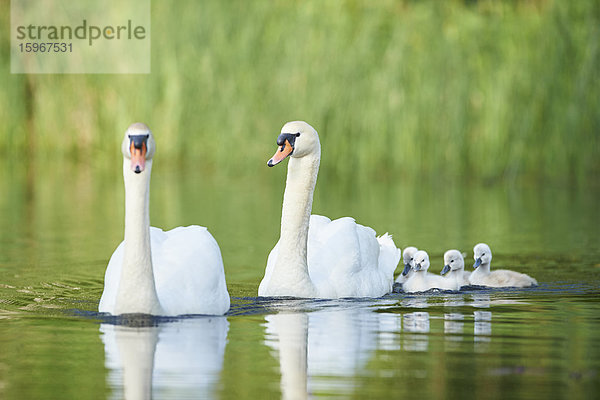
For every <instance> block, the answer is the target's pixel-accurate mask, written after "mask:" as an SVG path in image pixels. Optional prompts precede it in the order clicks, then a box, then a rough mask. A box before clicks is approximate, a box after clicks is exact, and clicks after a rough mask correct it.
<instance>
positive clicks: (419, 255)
mask: <svg viewBox="0 0 600 400" xmlns="http://www.w3.org/2000/svg"><path fill="white" fill-rule="evenodd" d="M414 263H415V266H414V268H415V271H427V270H428V269H429V255H428V254H427V252H425V251H423V250H419V251H417V252H416V253H415V256H414Z"/></svg>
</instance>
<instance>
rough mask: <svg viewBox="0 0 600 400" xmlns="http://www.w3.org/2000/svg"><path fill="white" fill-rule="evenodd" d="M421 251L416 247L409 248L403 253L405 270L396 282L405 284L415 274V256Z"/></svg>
mask: <svg viewBox="0 0 600 400" xmlns="http://www.w3.org/2000/svg"><path fill="white" fill-rule="evenodd" d="M417 251H419V250H418V249H417V248H416V247H413V246H409V247H407V248H405V249H404V251H403V252H402V261H403V262H404V269H403V270H402V272H401V273H400V275H398V277H397V278H396V282H397V283H400V284H404V282H406V280H407V279H408V278H410V276H411V275H412V274H413V267H414V265H415V262H414V256H415V253H416V252H417Z"/></svg>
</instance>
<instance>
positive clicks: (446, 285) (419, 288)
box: [402, 250, 459, 293]
mask: <svg viewBox="0 0 600 400" xmlns="http://www.w3.org/2000/svg"><path fill="white" fill-rule="evenodd" d="M429 265H430V264H429V255H428V254H427V252H425V251H423V250H419V251H417V252H416V253H415V255H414V266H413V270H414V272H413V274H412V275H411V277H410V278H408V279H407V280H406V282H404V284H403V285H402V290H403V291H405V292H407V293H414V292H425V291H427V290H430V289H442V290H453V291H457V290H458V289H459V287H457V285H456V283H454V282H450V281H447V280H445V279H444V278H443V277H441V276H439V275H434V274H431V273H429V272H427V270H428V269H429Z"/></svg>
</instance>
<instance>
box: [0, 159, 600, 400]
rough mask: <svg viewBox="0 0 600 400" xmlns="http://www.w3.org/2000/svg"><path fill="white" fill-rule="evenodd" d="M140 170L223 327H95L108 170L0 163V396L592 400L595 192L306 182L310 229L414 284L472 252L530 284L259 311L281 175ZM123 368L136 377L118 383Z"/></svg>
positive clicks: (599, 362) (277, 303)
mask: <svg viewBox="0 0 600 400" xmlns="http://www.w3.org/2000/svg"><path fill="white" fill-rule="evenodd" d="M272 150H273V149H272V148H269V149H268V151H267V153H265V157H263V158H264V159H265V160H266V159H267V158H268V157H269V156H270V154H268V153H269V152H272ZM160 165H161V164H160V156H158V155H157V160H156V163H155V168H154V170H153V177H152V184H151V192H152V194H151V221H152V224H153V225H155V226H159V227H162V228H165V229H167V228H171V227H174V226H178V225H188V224H200V225H204V226H207V227H208V228H209V230H210V231H211V232H212V234H213V235H214V236H215V238H216V239H217V241H218V242H219V244H220V246H221V251H222V254H223V258H224V262H225V271H226V276H227V282H228V287H229V292H230V294H231V296H232V308H231V311H230V313H229V314H228V315H227V316H225V317H220V318H192V319H184V320H169V321H153V323H152V324H150V325H151V326H145V327H138V328H132V327H122V326H121V327H115V326H114V325H111V324H110V322H111V321H110V320H103V319H101V318H100V317H99V316H98V315H97V314H96V313H95V311H96V309H97V304H98V300H99V298H100V294H101V292H102V288H103V275H104V269H105V267H106V264H107V262H108V259H109V257H110V255H111V253H112V252H113V251H114V249H115V248H116V246H117V245H118V243H119V242H120V241H121V240H122V234H123V232H122V230H123V218H124V210H123V202H124V194H123V187H122V177H121V175H120V173H121V166H120V165H115V168H114V169H106V168H99V169H96V168H95V167H94V165H90V164H86V163H81V164H78V165H73V164H56V163H53V162H42V161H39V162H37V163H35V164H27V163H24V162H21V160H18V159H17V160H8V161H2V162H0V191H1V193H2V196H0V245H1V247H0V398H2V399H56V398H61V399H71V398H72V399H81V398H93V399H95V398H99V399H103V398H117V399H118V398H123V396H124V394H123V393H124V390H128V393H134V392H135V390H142V389H143V388H144V387H147V386H149V385H152V392H153V396H154V398H171V399H181V398H225V399H227V398H230V399H239V398H279V397H282V396H284V397H286V398H303V397H306V396H314V397H321V396H323V397H336V398H361V399H363V398H436V399H447V398H460V399H465V398H486V399H489V398H540V399H547V398H575V399H577V398H597V397H598V393H600V334H599V333H598V332H600V317H599V315H600V243H599V237H600V215H599V207H598V204H599V200H600V191H599V190H598V188H596V187H594V186H591V187H589V186H588V187H585V188H582V189H579V190H572V189H570V188H568V187H562V186H561V187H558V186H552V185H542V184H540V185H537V186H530V187H525V186H517V187H510V186H503V185H495V186H490V187H485V186H481V185H479V184H478V185H472V184H469V183H468V182H466V183H465V182H454V181H452V182H445V181H440V182H434V181H427V182H404V181H398V182H394V181H389V180H388V181H377V180H376V179H375V180H372V181H369V182H355V183H348V182H347V180H345V181H343V182H342V181H339V180H337V179H335V177H328V176H327V175H326V173H323V174H322V175H323V176H321V177H320V178H319V182H318V184H317V191H316V193H315V203H314V208H313V210H314V212H315V213H320V214H324V215H327V216H329V217H332V218H336V217H340V216H346V215H352V216H354V217H355V218H356V219H357V221H359V222H361V223H364V224H367V225H370V226H372V227H373V228H375V229H376V230H377V231H378V232H379V233H384V232H386V231H389V232H390V233H392V234H393V235H394V239H395V241H396V244H397V245H398V246H400V247H405V246H408V245H415V246H418V247H419V248H423V249H426V250H428V251H429V254H430V257H431V260H432V267H431V268H430V270H431V271H433V272H437V271H439V270H441V268H442V260H441V255H442V254H443V252H444V251H445V250H446V249H449V248H458V249H461V250H462V251H465V252H467V253H469V256H468V261H467V265H469V266H470V265H471V264H470V261H471V257H472V254H471V252H472V247H473V245H474V244H475V243H477V242H479V241H485V242H487V243H489V244H490V245H491V247H492V250H493V251H494V261H493V267H496V268H499V267H507V268H512V269H516V270H518V271H521V272H525V273H528V274H530V275H532V276H534V277H535V278H537V280H538V281H539V282H540V285H539V287H537V288H532V289H522V290H517V289H509V290H476V289H470V290H466V291H464V292H461V293H458V294H448V293H430V294H426V295H406V294H401V293H396V294H390V295H388V296H386V297H384V298H382V299H374V300H340V301H324V300H321V301H309V300H303V301H299V300H273V299H259V298H257V297H256V291H257V287H258V283H259V281H260V279H261V278H262V274H263V272H264V265H265V262H266V257H267V255H268V252H269V251H270V249H271V247H272V246H273V244H274V243H275V242H276V240H277V237H278V231H279V218H280V212H281V200H282V192H283V186H284V178H285V172H286V171H285V168H274V169H268V168H266V166H265V165H264V160H257V163H256V168H253V169H250V170H248V171H246V173H245V174H243V175H226V174H225V173H222V172H220V170H219V168H218V166H214V168H213V169H211V170H199V169H198V168H197V167H195V166H193V165H191V166H186V167H181V168H175V167H172V168H169V169H167V168H160ZM326 165H327V164H326V161H324V165H323V168H325V171H326ZM130 353H131V354H130ZM132 354H133V355H132ZM123 365H126V369H127V368H129V369H127V371H128V374H129V375H126V374H124V371H123V369H122V366H123ZM136 370H140V371H144V370H145V371H146V374H145V375H144V374H143V373H142V374H141V375H140V376H141V377H138V378H139V379H137V380H136V379H132V376H131V374H130V372H131V371H136ZM149 371H152V380H150V376H151V375H150V372H149ZM134 375H135V374H134ZM125 376H127V378H125ZM129 391H132V392H129Z"/></svg>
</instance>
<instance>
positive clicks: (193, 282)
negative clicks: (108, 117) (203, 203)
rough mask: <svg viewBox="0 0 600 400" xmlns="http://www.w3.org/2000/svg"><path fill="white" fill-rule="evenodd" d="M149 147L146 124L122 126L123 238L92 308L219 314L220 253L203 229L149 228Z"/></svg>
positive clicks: (225, 302)
mask: <svg viewBox="0 0 600 400" xmlns="http://www.w3.org/2000/svg"><path fill="white" fill-rule="evenodd" d="M135 141H137V142H138V143H135ZM138 145H139V148H138ZM154 147H155V145H154V139H153V136H152V133H151V132H150V129H149V128H148V127H147V126H146V125H144V124H140V123H137V124H133V125H131V126H130V127H129V128H128V130H127V132H126V135H125V138H124V140H123V155H124V162H123V177H124V181H125V239H124V240H123V242H122V243H121V244H120V245H119V246H118V247H117V249H116V250H115V252H114V253H113V255H112V256H111V258H110V261H109V263H108V267H107V268H106V274H105V277H104V291H103V293H102V298H101V299H100V304H99V306H98V310H99V311H100V312H103V313H110V314H113V315H121V314H132V313H141V314H150V315H164V316H176V315H185V314H209V315H222V314H224V313H226V312H227V311H228V310H229V303H230V300H229V293H228V292H227V285H226V283H225V273H224V268H223V261H222V258H221V251H220V249H219V246H218V244H217V242H216V241H215V239H214V238H213V237H212V235H211V234H210V233H209V232H208V230H207V229H206V228H204V227H201V226H195V225H193V226H187V227H178V228H175V229H172V230H170V231H166V232H164V231H162V230H161V229H159V228H154V227H152V228H151V227H150V217H149V191H150V174H151V170H152V156H153V154H154Z"/></svg>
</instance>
